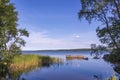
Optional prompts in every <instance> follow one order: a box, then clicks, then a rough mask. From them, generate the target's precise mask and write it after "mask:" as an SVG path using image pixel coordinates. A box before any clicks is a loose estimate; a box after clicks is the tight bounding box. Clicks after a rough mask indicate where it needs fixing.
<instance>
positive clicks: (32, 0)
mask: <svg viewBox="0 0 120 80" xmlns="http://www.w3.org/2000/svg"><path fill="white" fill-rule="evenodd" d="M11 2H12V3H14V5H15V7H16V10H17V11H18V18H19V21H18V24H19V26H18V27H19V28H26V29H27V30H28V31H29V33H30V37H29V38H25V40H26V42H27V44H26V47H24V48H23V49H24V50H42V49H74V48H88V47H90V44H91V43H97V44H99V41H98V39H97V36H96V33H95V29H96V27H97V26H99V25H98V23H97V22H95V21H94V22H92V24H89V23H88V22H87V21H86V20H82V21H80V20H79V19H78V12H79V10H80V0H11Z"/></svg>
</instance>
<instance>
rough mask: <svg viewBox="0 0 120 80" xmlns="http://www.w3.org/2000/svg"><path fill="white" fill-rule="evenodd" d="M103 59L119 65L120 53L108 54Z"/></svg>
mask: <svg viewBox="0 0 120 80" xmlns="http://www.w3.org/2000/svg"><path fill="white" fill-rule="evenodd" d="M103 59H105V60H106V61H109V62H111V63H118V62H120V54H119V53H111V54H106V55H104V57H103Z"/></svg>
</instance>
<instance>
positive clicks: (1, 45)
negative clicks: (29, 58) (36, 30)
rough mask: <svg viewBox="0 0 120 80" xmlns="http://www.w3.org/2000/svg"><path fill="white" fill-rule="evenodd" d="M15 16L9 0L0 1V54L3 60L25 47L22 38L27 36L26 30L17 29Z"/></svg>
mask: <svg viewBox="0 0 120 80" xmlns="http://www.w3.org/2000/svg"><path fill="white" fill-rule="evenodd" d="M17 15H18V13H17V11H16V10H15V7H14V5H13V4H12V3H10V1H9V0H0V54H1V56H2V57H3V58H4V59H5V60H9V59H10V58H12V57H13V56H14V55H15V54H19V53H20V51H21V46H25V41H24V40H23V36H26V37H28V36H29V33H28V31H26V29H18V28H17V21H18V18H17Z"/></svg>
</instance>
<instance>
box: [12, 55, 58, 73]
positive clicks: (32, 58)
mask: <svg viewBox="0 0 120 80" xmlns="http://www.w3.org/2000/svg"><path fill="white" fill-rule="evenodd" d="M57 61H59V60H58V59H56V58H51V57H49V56H40V55H33V54H22V55H18V56H15V57H14V58H13V59H12V63H11V64H10V70H11V71H12V72H19V71H26V72H27V71H29V70H30V69H33V68H37V67H38V66H44V65H45V66H48V65H49V64H52V63H55V62H57Z"/></svg>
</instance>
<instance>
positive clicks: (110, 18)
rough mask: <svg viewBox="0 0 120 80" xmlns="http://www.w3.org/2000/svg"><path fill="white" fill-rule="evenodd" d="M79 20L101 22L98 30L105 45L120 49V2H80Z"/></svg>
mask: <svg viewBox="0 0 120 80" xmlns="http://www.w3.org/2000/svg"><path fill="white" fill-rule="evenodd" d="M80 2H81V10H80V11H79V18H80V19H82V18H85V19H86V20H87V21H88V22H89V23H91V21H92V20H96V21H99V22H101V24H102V25H101V26H99V27H98V28H97V29H96V32H97V35H98V37H99V38H100V41H101V42H102V43H103V44H106V45H108V47H110V48H112V49H117V50H119V49H120V0H80Z"/></svg>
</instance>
